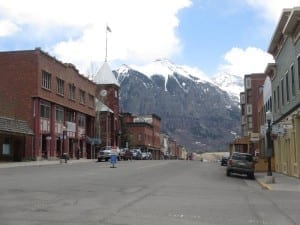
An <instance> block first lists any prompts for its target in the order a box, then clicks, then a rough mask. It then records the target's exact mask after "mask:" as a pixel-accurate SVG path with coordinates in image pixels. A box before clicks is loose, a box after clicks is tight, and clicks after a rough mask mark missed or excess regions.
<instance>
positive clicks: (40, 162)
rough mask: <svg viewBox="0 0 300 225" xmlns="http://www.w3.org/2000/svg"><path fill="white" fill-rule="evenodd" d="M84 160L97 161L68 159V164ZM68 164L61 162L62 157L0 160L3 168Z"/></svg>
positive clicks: (90, 160) (88, 160)
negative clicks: (54, 158) (16, 160)
mask: <svg viewBox="0 0 300 225" xmlns="http://www.w3.org/2000/svg"><path fill="white" fill-rule="evenodd" d="M83 162H95V159H79V160H77V159H72V160H68V162H67V164H73V163H83ZM59 164H66V163H65V161H64V160H63V163H61V161H60V159H57V160H38V161H28V162H0V169H1V168H12V167H20V166H44V165H59Z"/></svg>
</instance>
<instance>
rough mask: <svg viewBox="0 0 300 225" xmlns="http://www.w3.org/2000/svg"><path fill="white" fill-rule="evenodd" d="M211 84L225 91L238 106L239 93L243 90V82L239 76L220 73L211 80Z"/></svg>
mask: <svg viewBox="0 0 300 225" xmlns="http://www.w3.org/2000/svg"><path fill="white" fill-rule="evenodd" d="M212 82H213V83H214V84H215V85H217V86H218V87H219V88H221V89H222V90H224V91H226V92H227V93H228V94H229V96H231V97H232V99H233V100H234V101H235V102H236V103H237V104H239V99H240V93H241V92H242V91H243V90H244V81H243V78H241V77H240V76H236V75H232V74H225V73H221V74H218V75H217V76H215V77H213V78H212Z"/></svg>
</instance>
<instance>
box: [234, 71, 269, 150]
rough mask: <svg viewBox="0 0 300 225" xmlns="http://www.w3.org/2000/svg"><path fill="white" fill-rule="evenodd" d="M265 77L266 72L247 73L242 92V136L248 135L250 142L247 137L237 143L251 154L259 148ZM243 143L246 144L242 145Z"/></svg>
mask: <svg viewBox="0 0 300 225" xmlns="http://www.w3.org/2000/svg"><path fill="white" fill-rule="evenodd" d="M265 78H266V75H265V74H264V73H253V74H247V75H245V76H244V87H245V90H244V92H242V93H241V94H240V106H241V136H242V137H248V140H249V142H248V143H244V140H245V138H243V141H238V140H236V143H237V144H238V149H240V150H242V151H243V152H248V153H251V154H255V151H256V149H258V142H259V136H260V126H259V117H258V114H257V112H258V110H259V109H258V103H259V98H260V93H262V88H263V83H264V81H265ZM241 143H244V144H242V145H241ZM233 144H234V143H233Z"/></svg>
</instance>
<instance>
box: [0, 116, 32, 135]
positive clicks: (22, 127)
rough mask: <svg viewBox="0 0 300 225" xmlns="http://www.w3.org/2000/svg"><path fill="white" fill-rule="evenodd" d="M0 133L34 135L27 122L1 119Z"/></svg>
mask: <svg viewBox="0 0 300 225" xmlns="http://www.w3.org/2000/svg"><path fill="white" fill-rule="evenodd" d="M0 132H8V133H15V134H25V135H34V133H33V131H32V130H31V128H30V127H29V125H28V124H27V122H26V121H23V120H16V119H12V118H7V117H0Z"/></svg>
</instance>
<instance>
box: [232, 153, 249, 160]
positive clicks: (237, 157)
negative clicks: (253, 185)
mask: <svg viewBox="0 0 300 225" xmlns="http://www.w3.org/2000/svg"><path fill="white" fill-rule="evenodd" d="M232 159H235V160H245V161H249V162H252V161H253V157H252V156H251V155H243V154H233V156H232Z"/></svg>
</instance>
